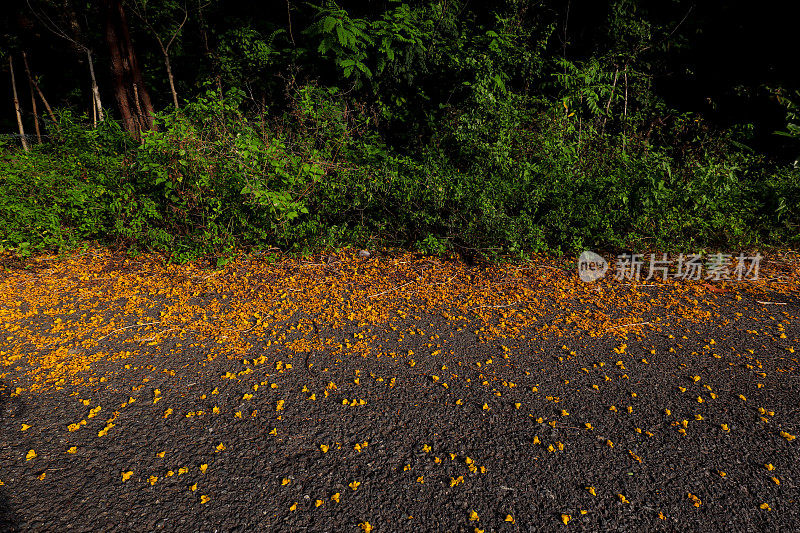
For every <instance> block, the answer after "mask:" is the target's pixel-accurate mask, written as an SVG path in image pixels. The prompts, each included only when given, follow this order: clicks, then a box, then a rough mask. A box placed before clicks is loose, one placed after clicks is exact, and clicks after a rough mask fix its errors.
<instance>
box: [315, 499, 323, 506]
mask: <svg viewBox="0 0 800 533" xmlns="http://www.w3.org/2000/svg"><path fill="white" fill-rule="evenodd" d="M323 503H324V502H323V501H322V500H317V501H315V502H314V507H319V506H320V505H322V504H323Z"/></svg>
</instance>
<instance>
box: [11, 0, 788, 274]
mask: <svg viewBox="0 0 800 533" xmlns="http://www.w3.org/2000/svg"><path fill="white" fill-rule="evenodd" d="M155 4H157V3H156V2H155V1H154V2H151V9H153V7H152V6H153V5H155ZM287 5H288V4H287ZM644 5H645V3H644V2H641V3H640V2H633V1H629V0H628V1H626V0H617V1H614V2H610V3H609V6H608V10H607V12H606V17H607V19H606V21H605V23H604V26H603V28H604V33H603V34H602V38H597V39H596V41H595V45H596V46H595V49H594V50H593V51H592V52H591V53H588V54H582V55H581V54H575V55H572V56H570V55H567V54H566V53H565V50H566V45H564V47H563V48H562V47H561V46H560V45H559V46H554V42H555V43H556V44H557V43H558V40H557V38H558V36H559V32H560V31H562V28H560V27H559V26H558V24H557V19H556V18H552V17H550V16H549V15H550V11H547V10H539V11H537V7H536V6H534V5H533V4H530V5H529V3H527V2H523V1H508V2H496V3H491V5H490V6H489V7H490V8H491V9H488V8H487V6H482V7H481V8H476V9H475V10H471V9H470V8H469V4H458V3H456V4H453V5H446V4H442V3H430V4H427V3H414V4H406V3H399V2H389V3H387V4H386V6H385V8H384V9H381V10H379V11H377V12H372V13H359V12H357V11H356V10H354V9H344V8H342V7H340V6H339V5H337V4H335V3H333V2H326V3H325V4H324V5H322V6H311V5H308V6H305V7H302V12H301V13H298V14H297V18H296V19H295V21H294V23H295V25H294V28H293V29H292V28H291V27H278V26H277V25H275V24H273V23H271V22H269V21H265V22H263V23H259V21H258V20H254V21H252V23H249V24H244V23H240V24H238V25H236V26H232V27H228V28H224V27H220V28H219V31H217V32H214V37H215V41H214V42H215V43H216V45H215V47H214V49H213V50H210V51H209V55H210V56H211V59H210V66H209V71H208V73H207V76H205V79H203V78H196V79H194V80H193V81H194V82H195V83H196V84H197V86H196V87H195V88H192V87H191V86H190V84H189V83H187V81H179V87H180V89H181V91H180V92H181V93H183V94H186V95H191V97H190V98H186V99H184V100H182V103H181V108H180V109H179V110H172V109H170V108H169V107H168V106H167V105H164V106H163V107H164V108H165V109H167V111H163V112H160V113H159V114H158V115H157V121H156V122H157V126H158V127H157V129H156V130H155V131H148V132H144V134H143V136H142V140H141V142H136V141H134V139H133V138H132V137H131V136H130V135H129V134H128V133H126V132H124V131H123V130H122V129H121V127H120V126H119V124H118V122H117V121H116V120H115V119H114V118H113V117H109V118H107V119H106V120H105V121H103V122H101V123H100V124H98V126H97V127H96V128H92V127H90V126H89V125H87V119H86V117H80V116H77V115H75V114H74V113H73V112H71V111H70V110H69V109H68V108H63V109H62V111H61V112H60V113H59V124H58V125H53V124H50V125H49V126H48V128H49V133H50V134H51V136H52V137H51V139H50V142H49V143H46V144H42V145H37V146H34V147H33V149H32V150H31V151H30V152H23V151H21V150H19V149H17V148H16V147H11V146H5V147H2V146H0V246H2V247H3V248H5V249H13V250H15V251H16V252H18V253H20V254H23V255H24V254H28V253H31V252H33V251H36V250H42V249H52V248H63V247H70V246H74V245H76V244H77V243H79V242H81V241H84V240H91V239H99V240H102V241H105V242H111V243H118V244H121V245H124V246H126V247H129V248H130V249H133V250H136V249H155V250H160V251H164V252H167V253H169V254H170V255H171V257H172V258H173V259H175V260H185V259H190V258H192V257H196V256H198V255H212V256H218V257H220V256H222V257H224V256H225V255H226V254H228V253H230V252H231V251H233V250H234V249H238V248H241V247H254V248H263V247H270V246H277V247H279V248H281V249H284V250H294V251H304V250H309V249H313V248H317V247H321V246H338V245H344V244H354V245H358V246H365V247H366V246H411V247H415V248H418V249H421V250H424V251H427V252H433V253H438V252H444V251H447V250H455V251H458V252H462V253H468V254H476V253H477V254H483V255H496V254H515V255H516V254H524V253H527V252H530V251H550V252H563V251H568V250H575V249H583V248H614V249H624V248H635V249H638V250H642V249H656V248H658V249H671V248H675V247H678V248H685V249H694V250H697V249H698V248H708V247H711V248H725V247H727V248H733V247H756V246H763V245H785V244H795V243H797V242H798V240H800V237H798V235H800V232H798V227H800V170H798V169H796V168H794V167H792V166H791V165H789V164H786V163H785V162H781V161H779V160H775V159H773V158H771V157H769V156H768V155H766V154H764V153H761V152H758V151H755V150H753V149H752V147H750V146H749V145H748V139H749V138H750V137H748V133H747V132H748V131H751V130H752V127H751V126H748V125H747V124H740V125H738V126H735V127H729V128H721V127H719V126H718V125H715V124H711V123H709V122H708V121H707V120H706V118H704V116H703V115H702V114H699V113H695V112H691V111H681V110H680V109H678V108H676V107H672V106H670V105H669V104H668V103H667V102H666V101H665V99H664V98H663V97H662V96H661V95H660V94H659V92H658V91H657V90H656V88H655V87H654V85H653V78H654V73H656V72H658V71H659V69H660V68H662V66H663V65H665V64H667V63H669V61H670V60H671V59H670V58H671V57H672V56H671V55H670V54H673V53H677V52H676V51H680V50H681V49H682V47H686V46H690V45H691V41H690V39H689V38H690V35H687V34H686V33H685V32H683V31H676V30H677V29H678V28H681V24H683V22H682V21H681V16H682V15H681V13H683V11H682V10H681V9H672V10H668V9H665V10H661V11H655V10H654V11H653V12H649V11H647V10H646V9H645V8H644ZM676 5H678V7H679V8H680V7H682V6H681V5H680V2H678V3H677V4H676ZM155 7H156V9H155V13H156V15H154V16H157V15H158V14H159V13H162V14H164V15H165V16H166V15H170V17H172V19H174V18H175V17H176V15H175V9H176V8H175V5H174V3H164V8H163V10H162V11H158V9H157V8H158V6H157V5H156V6H155ZM298 9H300V8H298ZM487 9H488V10H487ZM690 12H691V11H690ZM665 14H670V15H671V16H665ZM177 18H180V17H179V16H178V17H177ZM170 20H171V19H170ZM204 20H206V22H205V23H204V24H207V23H208V22H207V21H208V19H207V18H206V19H204ZM676 22H677V23H679V24H676ZM161 24H162V25H164V26H165V27H166V26H169V24H170V23H169V21H162V22H161ZM686 25H687V26H688V23H687V24H686ZM170 27H174V23H172V26H170ZM206 30H207V29H206ZM170 31H174V30H170ZM186 41H187V42H186V43H185V45H184V50H183V52H182V53H184V54H188V53H189V52H187V51H185V48H188V47H189V44H190V40H189V39H188V38H187V39H186ZM193 46H197V43H194V44H193ZM156 59H157V58H153V59H152V61H153V62H154V63H155V62H156ZM157 66H158V65H157V63H155V66H154V67H153V71H155V70H156V68H157ZM276 74H280V76H276ZM151 76H152V74H151ZM221 91H222V92H221ZM781 103H782V104H784V105H785V106H786V111H787V112H788V116H787V122H786V124H785V127H784V130H785V134H786V135H788V136H790V137H791V136H793V138H790V141H796V140H800V139H798V131H799V130H798V125H797V122H798V118H797V117H798V111H797V105H796V104H793V103H792V101H791V100H790V99H787V98H785V97H783V96H781ZM798 145H800V143H798Z"/></svg>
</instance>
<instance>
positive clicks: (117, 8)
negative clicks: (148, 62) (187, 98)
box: [103, 0, 155, 139]
mask: <svg viewBox="0 0 800 533" xmlns="http://www.w3.org/2000/svg"><path fill="white" fill-rule="evenodd" d="M103 8H104V11H105V26H106V27H105V39H106V43H107V44H108V49H109V52H110V56H111V73H112V75H113V77H114V93H115V95H116V99H117V104H118V105H119V110H120V114H121V115H122V123H123V125H124V126H125V130H126V131H128V132H129V133H130V134H131V135H133V136H134V137H135V138H137V139H139V138H141V132H142V131H145V130H152V129H155V122H154V120H153V115H154V111H153V104H152V103H151V101H150V95H149V94H148V93H147V89H145V86H144V80H143V78H142V70H141V68H140V66H139V62H138V60H137V59H136V53H135V51H134V48H133V43H132V42H131V36H130V31H129V30H128V22H127V19H126V18H125V11H124V10H123V8H122V1H121V0H103Z"/></svg>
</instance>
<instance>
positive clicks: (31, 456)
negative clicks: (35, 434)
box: [25, 450, 36, 461]
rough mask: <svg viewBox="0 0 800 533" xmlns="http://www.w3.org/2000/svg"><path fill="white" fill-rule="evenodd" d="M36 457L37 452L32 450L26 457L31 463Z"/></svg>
mask: <svg viewBox="0 0 800 533" xmlns="http://www.w3.org/2000/svg"><path fill="white" fill-rule="evenodd" d="M35 457H36V452H35V451H34V450H30V451H29V452H28V454H27V455H26V456H25V460H26V461H30V460H31V459H33V458H35Z"/></svg>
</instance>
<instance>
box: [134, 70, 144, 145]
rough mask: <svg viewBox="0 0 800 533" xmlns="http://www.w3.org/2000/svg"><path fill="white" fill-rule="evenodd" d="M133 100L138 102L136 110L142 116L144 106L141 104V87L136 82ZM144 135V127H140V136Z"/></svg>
mask: <svg viewBox="0 0 800 533" xmlns="http://www.w3.org/2000/svg"><path fill="white" fill-rule="evenodd" d="M133 101H134V102H136V112H137V113H138V114H139V116H142V106H140V105H139V89H138V88H137V87H136V83H134V84H133ZM141 136H142V129H141V127H140V129H139V137H141Z"/></svg>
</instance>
